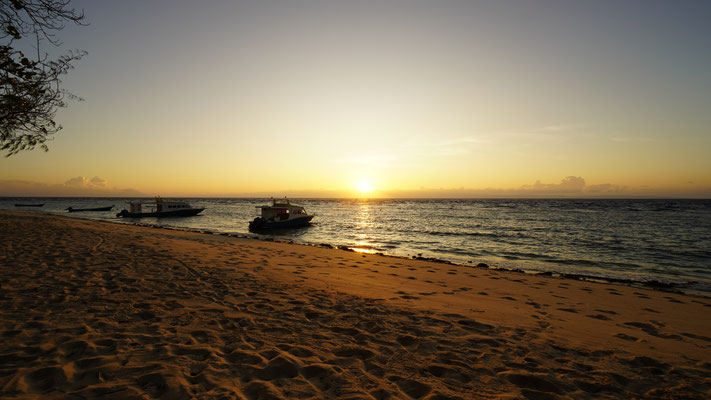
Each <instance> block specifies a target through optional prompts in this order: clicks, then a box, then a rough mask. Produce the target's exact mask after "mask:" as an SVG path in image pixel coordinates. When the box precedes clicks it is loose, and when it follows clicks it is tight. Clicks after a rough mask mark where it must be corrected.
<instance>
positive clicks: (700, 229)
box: [0, 198, 711, 295]
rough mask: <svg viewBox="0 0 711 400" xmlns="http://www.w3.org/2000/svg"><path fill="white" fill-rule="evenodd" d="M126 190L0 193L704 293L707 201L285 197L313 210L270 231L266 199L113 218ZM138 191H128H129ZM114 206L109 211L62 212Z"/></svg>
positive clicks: (161, 222) (55, 206)
mask: <svg viewBox="0 0 711 400" xmlns="http://www.w3.org/2000/svg"><path fill="white" fill-rule="evenodd" d="M130 200H132V199H128V198H0V209H7V210H31V211H38V212H44V213H52V214H61V215H66V216H70V217H76V218H88V219H96V220H107V221H113V222H118V223H131V224H136V223H138V224H146V225H155V226H161V227H168V228H179V229H190V230H199V231H205V230H207V231H212V232H217V233H225V234H234V235H238V236H247V237H257V238H263V239H274V240H279V241H294V242H297V243H305V244H314V245H322V244H330V245H332V246H334V247H338V246H347V247H349V248H351V249H354V250H355V251H362V252H370V253H384V254H388V255H395V256H402V257H424V258H436V259H438V260H443V261H448V262H453V263H457V264H463V265H477V264H479V263H485V264H488V265H489V266H492V267H497V268H506V269H520V270H524V271H527V272H549V273H554V274H573V275H584V276H586V277H589V278H596V277H597V278H604V279H608V280H613V281H615V280H622V281H630V282H637V283H644V282H647V283H649V282H651V283H662V284H672V285H673V286H674V288H678V289H680V290H683V291H688V292H701V293H704V294H706V295H711V200H572V199H564V200H550V199H535V200H534V199H485V200H476V199H471V200H469V199H466V200H462V199H433V200H422V199H416V200H413V199H387V200H385V199H377V200H373V199H371V200H345V199H291V202H292V204H298V205H301V206H304V207H305V208H306V210H307V211H308V212H309V213H315V214H316V217H315V218H314V219H313V222H312V224H311V225H310V226H307V227H303V228H297V229H291V230H283V231H279V232H273V233H269V234H253V233H250V232H249V231H248V229H247V225H248V223H249V221H251V220H252V219H253V218H254V217H255V216H257V211H258V210H257V209H256V208H255V207H256V206H259V205H264V204H268V203H270V201H269V199H228V198H190V199H182V200H186V201H188V202H189V203H190V204H191V205H192V206H194V207H205V208H206V210H205V211H203V213H202V214H201V215H198V216H195V217H187V218H160V219H159V218H141V219H123V218H117V217H116V213H117V212H119V211H121V210H122V209H124V208H128V202H129V201H130ZM133 200H135V199H133ZM16 203H44V204H45V205H44V206H43V207H41V208H34V207H33V208H24V207H16V206H15V204H16ZM112 204H113V205H115V206H116V208H115V209H114V210H113V211H111V212H85V213H67V212H66V211H65V209H66V208H67V207H69V206H71V207H74V208H84V207H100V206H108V205H112Z"/></svg>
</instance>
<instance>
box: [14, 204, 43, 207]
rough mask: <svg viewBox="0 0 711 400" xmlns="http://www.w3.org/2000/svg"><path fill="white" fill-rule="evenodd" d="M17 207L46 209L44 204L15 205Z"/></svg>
mask: <svg viewBox="0 0 711 400" xmlns="http://www.w3.org/2000/svg"><path fill="white" fill-rule="evenodd" d="M15 207H44V203H42V204H15Z"/></svg>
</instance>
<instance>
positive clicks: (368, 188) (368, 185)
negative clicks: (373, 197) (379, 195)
mask: <svg viewBox="0 0 711 400" xmlns="http://www.w3.org/2000/svg"><path fill="white" fill-rule="evenodd" d="M356 189H358V192H360V193H361V194H368V193H370V192H372V191H373V183H372V182H371V181H369V180H367V179H363V180H360V181H358V184H357V185H356Z"/></svg>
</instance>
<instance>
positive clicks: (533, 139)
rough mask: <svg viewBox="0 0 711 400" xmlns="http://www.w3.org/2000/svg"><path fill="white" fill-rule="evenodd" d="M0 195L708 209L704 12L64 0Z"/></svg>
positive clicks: (548, 4)
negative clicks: (599, 201)
mask: <svg viewBox="0 0 711 400" xmlns="http://www.w3.org/2000/svg"><path fill="white" fill-rule="evenodd" d="M71 4H72V5H73V6H75V7H76V8H79V9H84V12H85V15H86V21H87V22H88V23H89V24H90V25H89V26H67V27H66V29H65V30H64V31H62V32H61V34H60V37H61V39H62V41H63V45H62V47H61V48H60V49H56V50H55V49H47V50H48V51H52V52H62V51H66V50H68V49H82V50H86V51H87V52H88V55H87V56H86V57H84V58H83V59H82V60H80V61H78V62H77V63H76V64H75V69H74V70H72V71H70V73H69V74H68V75H67V76H66V77H65V78H64V79H63V83H64V87H65V88H66V89H68V90H69V91H70V92H72V93H73V94H75V95H77V96H80V97H82V98H83V99H84V101H81V102H70V104H69V107H67V108H65V109H61V110H60V111H59V112H58V113H57V121H58V122H59V123H60V124H61V125H62V126H63V127H64V129H63V130H62V131H61V132H59V133H58V134H57V135H55V138H54V139H53V140H52V141H50V142H48V145H49V148H50V151H49V152H46V153H45V152H42V151H41V150H34V151H29V152H22V153H19V154H17V155H14V156H11V157H9V158H2V159H0V196H44V195H49V196H54V195H58V196H71V195H79V196H91V195H96V196H104V195H106V196H109V195H134V194H135V195H148V196H150V195H162V196H236V197H242V196H244V197H251V196H275V197H281V196H284V195H288V196H294V197H597V196H601V197H701V198H711V157H710V156H709V155H710V154H711V112H710V111H711V74H710V73H709V71H711V40H709V38H711V24H709V23H708V21H709V20H711V2H708V1H650V0H643V1H631V0H629V1H603V0H600V1H543V0H531V1H506V0H497V1H337V0H332V1H253V2H238V1H206V2H195V1H182V0H179V1H170V2H166V1H153V0H147V1H133V0H124V1H121V2H94V1H72V3H71Z"/></svg>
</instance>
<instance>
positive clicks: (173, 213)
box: [116, 208, 204, 218]
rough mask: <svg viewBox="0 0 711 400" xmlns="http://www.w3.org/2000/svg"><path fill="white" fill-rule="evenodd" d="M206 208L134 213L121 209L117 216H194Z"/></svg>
mask: <svg viewBox="0 0 711 400" xmlns="http://www.w3.org/2000/svg"><path fill="white" fill-rule="evenodd" d="M203 210H204V208H188V209H182V210H172V211H158V212H145V213H132V212H128V211H126V210H123V211H121V212H120V213H118V214H116V216H117V217H123V218H144V217H155V218H165V217H192V216H195V215H198V214H200V213H201V212H202V211H203Z"/></svg>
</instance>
